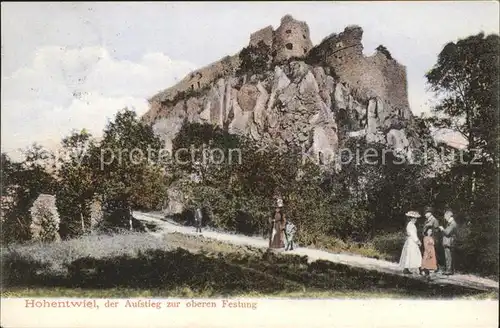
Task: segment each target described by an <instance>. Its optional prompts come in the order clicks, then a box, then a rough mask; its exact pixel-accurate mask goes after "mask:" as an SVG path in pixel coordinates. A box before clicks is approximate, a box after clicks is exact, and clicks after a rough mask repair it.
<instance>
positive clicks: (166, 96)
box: [150, 54, 239, 103]
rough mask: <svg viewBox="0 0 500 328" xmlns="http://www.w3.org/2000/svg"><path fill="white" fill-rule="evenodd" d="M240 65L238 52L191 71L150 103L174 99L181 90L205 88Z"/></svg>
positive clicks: (230, 73)
mask: <svg viewBox="0 0 500 328" xmlns="http://www.w3.org/2000/svg"><path fill="white" fill-rule="evenodd" d="M238 67H239V56H238V54H236V55H234V56H226V57H224V58H222V59H221V60H219V61H216V62H215V63H212V64H210V65H208V66H205V67H203V68H200V69H198V70H196V71H193V72H191V73H190V74H188V75H187V76H186V77H185V78H184V79H182V80H181V81H180V82H179V83H177V84H176V85H174V86H173V87H171V88H169V89H166V90H164V91H162V92H160V93H158V94H157V95H155V96H154V97H153V98H151V99H150V103H154V102H163V101H167V100H172V99H174V97H175V96H176V95H177V94H178V93H179V92H189V91H195V90H199V89H203V88H205V87H207V86H209V85H210V84H211V83H212V82H214V81H215V80H217V79H218V78H221V77H224V76H229V75H232V74H234V72H235V70H236V69H237V68H238Z"/></svg>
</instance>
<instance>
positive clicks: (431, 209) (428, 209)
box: [424, 206, 434, 213]
mask: <svg viewBox="0 0 500 328" xmlns="http://www.w3.org/2000/svg"><path fill="white" fill-rule="evenodd" d="M433 211H434V209H433V208H432V206H427V207H426V208H425V210H424V213H432V212H433Z"/></svg>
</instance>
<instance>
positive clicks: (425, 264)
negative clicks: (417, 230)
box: [422, 226, 437, 276]
mask: <svg viewBox="0 0 500 328" xmlns="http://www.w3.org/2000/svg"><path fill="white" fill-rule="evenodd" d="M433 231H434V229H433V228H432V227H430V226H429V227H427V229H425V237H424V254H423V256H422V270H423V271H424V272H425V275H426V276H429V272H430V270H432V271H436V270H437V261H436V251H435V249H434V238H433V237H432V234H433Z"/></svg>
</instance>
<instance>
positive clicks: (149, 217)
mask: <svg viewBox="0 0 500 328" xmlns="http://www.w3.org/2000/svg"><path fill="white" fill-rule="evenodd" d="M133 215H134V217H136V218H137V219H138V220H140V221H143V222H149V223H153V224H155V225H156V226H157V227H158V230H157V231H155V232H151V231H150V232H149V233H150V234H152V235H155V236H157V237H162V236H163V235H165V234H167V233H173V232H178V233H181V234H185V235H199V234H197V233H196V232H195V229H194V227H186V226H182V225H179V224H177V223H175V222H172V221H169V220H165V219H164V218H163V216H162V215H161V214H159V213H144V212H134V213H133ZM203 236H204V237H206V238H210V239H214V240H218V241H222V242H227V243H230V244H234V245H243V246H252V247H257V248H267V246H268V241H267V240H266V239H264V238H259V237H248V236H243V235H238V234H231V233H227V232H217V231H211V230H204V231H203ZM287 253H290V254H297V255H301V256H304V255H305V256H307V257H308V259H309V261H311V262H312V261H316V260H326V261H330V262H334V263H341V264H346V265H349V266H352V267H357V268H362V269H366V270H376V271H379V272H384V273H388V274H394V275H403V273H402V272H401V269H400V268H399V267H398V264H397V263H394V262H388V261H383V260H377V259H372V258H367V257H363V256H360V255H349V254H341V253H330V252H327V251H323V250H318V249H313V248H304V247H299V248H296V249H295V250H293V251H287ZM408 277H410V278H414V279H424V278H423V277H421V276H418V275H411V276H408ZM429 283H432V284H439V285H457V286H462V287H468V288H473V289H477V290H483V291H495V292H498V282H497V281H494V280H491V279H486V278H482V277H478V276H475V275H471V274H455V275H452V276H441V275H435V276H432V279H431V281H430V282H429Z"/></svg>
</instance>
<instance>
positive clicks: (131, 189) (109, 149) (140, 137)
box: [89, 109, 165, 230]
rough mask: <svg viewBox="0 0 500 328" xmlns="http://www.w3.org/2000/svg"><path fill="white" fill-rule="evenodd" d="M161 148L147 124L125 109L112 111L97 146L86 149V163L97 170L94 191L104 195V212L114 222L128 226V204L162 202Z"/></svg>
mask: <svg viewBox="0 0 500 328" xmlns="http://www.w3.org/2000/svg"><path fill="white" fill-rule="evenodd" d="M162 149H163V144H162V142H161V140H160V139H159V138H158V136H156V135H155V134H154V132H153V129H152V128H151V126H149V125H147V124H145V123H142V122H140V121H139V120H138V119H137V115H136V113H135V112H134V111H132V110H129V109H124V110H122V111H120V112H118V113H117V114H116V116H115V119H114V120H113V121H111V122H109V123H108V125H107V126H106V128H105V130H104V135H103V139H102V141H101V143H100V144H99V146H98V147H93V148H91V149H90V154H89V158H90V159H91V163H90V165H91V167H92V168H93V170H94V171H97V174H96V176H97V178H98V180H97V181H98V184H97V186H96V187H97V192H98V193H99V194H100V195H102V196H103V198H104V199H103V200H104V203H106V204H105V205H106V206H105V208H107V209H108V215H111V216H116V218H115V219H116V221H114V222H115V224H118V225H123V226H125V222H127V221H128V226H129V229H130V230H132V229H133V226H132V213H131V210H132V208H137V207H139V208H147V209H156V208H158V207H159V206H160V204H161V203H162V201H163V197H164V195H165V185H164V178H163V176H164V168H163V167H162V161H161V154H162V152H161V150H162ZM110 211H111V212H114V213H115V214H116V215H114V214H113V213H109V212H110ZM118 213H122V214H123V215H124V217H122V214H118ZM111 221H113V219H112V220H111Z"/></svg>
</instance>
